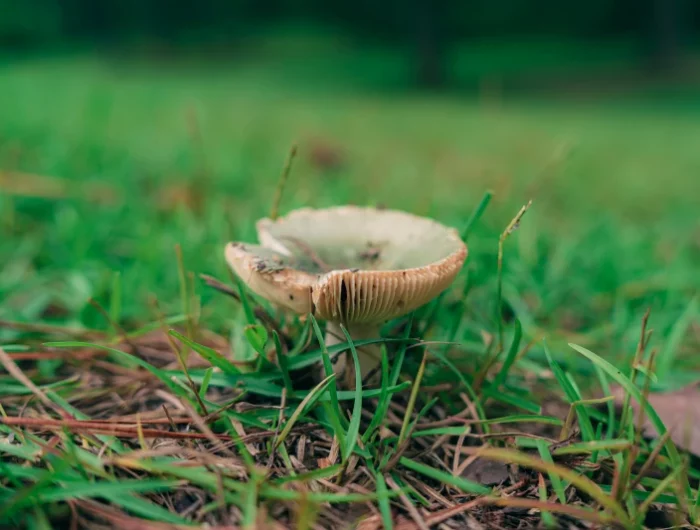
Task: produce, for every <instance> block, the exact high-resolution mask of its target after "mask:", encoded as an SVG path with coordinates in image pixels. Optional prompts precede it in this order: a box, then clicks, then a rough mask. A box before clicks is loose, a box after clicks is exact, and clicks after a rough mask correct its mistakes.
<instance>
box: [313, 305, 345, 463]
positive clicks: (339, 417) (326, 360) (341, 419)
mask: <svg viewBox="0 0 700 530" xmlns="http://www.w3.org/2000/svg"><path fill="white" fill-rule="evenodd" d="M309 320H310V321H311V325H312V326H313V330H314V333H315V334H316V340H317V341H318V343H319V345H320V346H321V353H322V356H321V359H322V361H323V369H324V371H325V377H329V376H331V375H332V374H333V373H334V372H333V366H332V365H331V358H330V355H329V354H328V348H326V341H325V339H324V337H323V334H322V333H321V328H320V327H319V325H318V321H317V320H316V318H315V317H314V316H313V315H311V314H310V315H309ZM328 395H329V396H330V400H331V410H332V412H333V415H334V416H335V421H336V422H337V423H338V424H339V425H340V426H341V427H343V428H344V429H346V430H347V428H348V421H347V419H346V418H345V416H344V415H343V414H342V412H341V411H340V405H339V404H338V387H337V380H336V381H334V382H333V384H332V385H329V386H328ZM344 454H345V453H344Z"/></svg>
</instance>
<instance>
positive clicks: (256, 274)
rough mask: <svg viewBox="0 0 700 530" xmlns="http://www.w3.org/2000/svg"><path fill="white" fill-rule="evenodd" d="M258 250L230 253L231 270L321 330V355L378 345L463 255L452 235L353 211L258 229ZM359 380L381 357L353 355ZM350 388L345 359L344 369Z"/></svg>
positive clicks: (312, 213)
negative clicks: (337, 348) (348, 345)
mask: <svg viewBox="0 0 700 530" xmlns="http://www.w3.org/2000/svg"><path fill="white" fill-rule="evenodd" d="M256 228H257V232H258V239H259V241H260V244H259V245H251V244H247V243H229V244H228V245H227V246H226V261H227V262H228V265H229V267H230V268H231V269H232V270H233V272H235V273H236V274H237V275H238V276H239V277H240V278H241V280H242V281H243V282H244V283H245V284H246V285H247V286H248V288H250V289H251V290H252V291H253V292H254V293H256V294H257V295H259V296H261V297H263V298H266V299H267V300H269V301H270V302H272V303H274V304H276V305H277V306H280V307H283V308H286V309H288V310H291V311H293V312H296V313H298V314H308V313H311V314H313V315H314V316H315V317H316V318H319V319H321V320H325V321H326V337H325V341H326V345H328V346H331V345H333V344H338V343H343V342H346V339H345V336H344V334H343V332H342V330H341V329H340V324H343V325H344V326H345V327H346V328H347V330H348V332H349V334H350V336H351V338H352V339H353V341H356V340H362V339H374V338H379V337H380V332H379V327H380V325H381V324H382V323H384V322H386V321H387V320H390V319H392V318H397V317H400V316H402V315H405V314H407V313H409V312H410V311H412V310H414V309H417V308H418V307H420V306H422V305H424V304H426V303H427V302H429V301H430V300H432V299H433V298H435V297H436V296H437V295H438V294H440V293H441V292H442V291H444V290H445V289H447V288H448V287H449V286H450V285H451V284H452V282H453V281H454V279H455V277H456V276H457V274H458V272H459V271H460V269H461V268H462V265H463V263H464V260H465V259H466V257H467V247H466V245H465V244H464V242H463V241H462V240H461V238H460V236H459V234H458V233H457V231H456V230H455V229H453V228H448V227H446V226H444V225H442V224H440V223H438V222H436V221H434V220H432V219H428V218H424V217H418V216H415V215H412V214H409V213H405V212H401V211H397V210H388V209H378V208H371V207H357V206H336V207H331V208H325V209H310V208H302V209H299V210H295V211H293V212H291V213H289V214H288V215H286V216H285V217H281V218H278V219H277V220H272V219H269V218H265V219H261V220H260V221H258V223H257V225H256ZM357 354H358V360H359V363H360V371H361V374H362V377H363V380H364V378H365V376H366V375H367V374H368V373H369V372H370V371H372V370H373V369H374V368H375V367H377V366H378V364H379V362H380V358H379V348H378V347H377V346H376V345H366V346H362V347H359V348H357ZM346 366H347V367H348V368H350V369H348V370H346V371H345V372H346V373H345V385H346V386H348V385H352V382H353V380H354V375H355V370H354V366H353V362H352V357H351V356H350V354H349V352H347V353H346V356H345V359H344V362H343V360H342V359H339V362H337V363H336V364H335V365H334V371H335V373H336V374H337V375H338V376H341V375H342V372H343V371H344V370H345V367H346Z"/></svg>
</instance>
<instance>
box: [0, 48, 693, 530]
mask: <svg viewBox="0 0 700 530" xmlns="http://www.w3.org/2000/svg"><path fill="white" fill-rule="evenodd" d="M290 53H291V52H290ZM348 53H349V52H348ZM273 55H274V54H273ZM506 55H507V54H506ZM535 55H536V54H535ZM362 57H364V56H361V57H359V58H354V56H353V57H350V59H348V61H347V64H349V65H352V67H351V68H349V71H342V70H340V69H339V68H338V67H337V66H335V65H334V63H333V61H331V60H329V59H328V58H327V57H325V58H324V57H323V56H319V58H318V59H316V60H315V61H311V62H310V63H306V62H304V63H295V62H294V61H293V60H291V59H287V60H284V58H283V59H278V60H279V61H280V63H279V64H277V63H275V64H273V65H272V66H274V67H272V66H271V65H269V64H267V65H266V64H265V60H267V59H265V57H262V58H258V59H257V60H256V61H251V62H250V63H246V62H244V63H243V64H242V65H241V64H238V63H235V64H234V63H232V64H229V63H228V62H226V61H221V60H219V61H218V62H212V63H206V64H195V63H193V64H186V65H183V64H181V63H177V64H172V63H159V64H158V66H157V67H155V66H153V64H152V63H142V62H138V61H135V60H134V59H133V58H123V57H121V58H116V57H114V56H112V57H110V58H104V57H102V58H96V57H95V56H89V55H84V54H83V55H79V56H74V55H73V56H64V55H60V56H58V57H51V58H46V57H43V58H27V59H24V60H11V61H10V60H7V61H3V63H2V64H1V65H0V116H2V120H1V121H0V190H2V194H1V195H0V234H2V237H1V238H0V256H1V257H2V263H1V264H0V344H2V348H3V349H2V350H0V357H1V358H2V364H3V365H4V367H5V369H6V373H2V374H0V404H1V405H2V411H1V412H2V416H3V420H2V422H3V423H4V425H0V433H1V436H2V439H1V440H0V451H2V453H3V458H2V460H1V462H2V463H1V464H0V496H1V498H2V503H0V504H2V506H3V508H2V509H1V511H0V521H3V522H6V523H8V524H9V525H27V526H28V527H31V528H49V527H64V526H65V525H67V524H68V523H69V522H70V523H71V524H92V525H95V524H98V522H99V524H103V525H106V526H112V527H114V526H118V527H122V528H127V527H139V528H144V526H142V525H143V524H145V523H144V522H143V521H139V519H144V520H148V521H150V523H149V524H150V525H152V527H153V528H156V527H158V528H160V527H161V526H158V525H159V524H171V525H180V524H181V525H185V524H196V523H203V522H208V523H210V524H212V525H232V526H231V527H233V525H239V524H247V525H251V527H252V526H253V525H255V524H258V525H259V526H258V527H260V528H263V527H264V526H263V523H262V521H264V520H267V521H268V523H267V524H270V525H272V526H271V527H275V526H274V525H275V524H277V525H282V526H280V527H287V526H289V525H295V526H294V527H295V528H315V527H321V528H344V527H346V526H347V525H350V524H352V523H353V522H355V521H360V520H363V521H364V522H363V523H362V525H364V526H362V527H363V528H379V527H382V525H384V526H385V527H389V526H393V527H394V528H424V527H425V526H426V525H437V524H438V523H442V524H445V525H447V527H454V528H464V527H465V525H468V526H470V527H473V528H481V527H486V528H492V527H495V528H499V527H500V528H503V527H506V528H508V527H517V526H518V525H519V526H520V527H523V526H536V525H538V524H540V523H541V522H543V523H545V524H553V522H554V521H555V519H553V518H557V519H556V520H558V521H559V523H560V524H564V523H569V524H571V525H577V526H581V527H586V526H587V525H591V524H597V523H600V521H616V522H617V523H618V524H620V525H622V526H624V527H628V528H633V527H635V525H637V524H641V522H643V521H645V520H646V524H648V525H654V524H656V525H658V526H670V525H671V524H672V523H674V522H676V523H677V524H680V522H682V521H689V520H694V522H695V523H697V522H698V521H700V509H699V507H698V505H699V504H700V495H699V494H698V491H697V480H698V478H700V468H698V467H697V465H696V466H695V467H693V462H694V461H692V460H691V461H690V462H691V463H690V465H688V466H684V465H682V464H683V463H685V462H686V456H685V454H684V453H683V450H682V447H683V443H682V442H683V437H682V436H681V437H680V438H679V437H678V436H674V437H673V438H672V439H671V440H669V438H668V437H663V438H662V443H661V444H656V445H655V444H654V443H653V442H650V441H648V440H645V439H641V438H640V437H639V436H638V432H639V431H640V430H641V429H640V428H638V427H639V425H641V423H638V422H640V421H643V420H644V418H641V417H639V416H638V415H637V414H636V413H635V414H633V413H629V412H627V413H626V412H625V410H627V408H626V406H625V405H628V404H629V403H627V401H626V400H625V397H624V396H625V395H628V394H629V395H631V396H632V399H631V401H632V403H634V402H636V401H639V400H643V396H645V395H647V393H658V392H661V391H668V390H671V391H673V390H677V389H679V388H681V387H684V386H685V385H687V384H688V383H691V382H694V381H695V380H696V379H697V378H698V374H699V373H700V365H699V364H698V357H697V349H698V346H699V345H700V320H699V318H700V317H699V314H700V313H699V312H698V306H697V302H696V301H695V299H694V297H695V296H696V295H697V292H698V289H699V288H700V274H699V272H700V270H699V269H700V267H699V266H698V263H700V226H699V225H698V222H697V210H698V206H699V205H698V200H699V199H698V197H699V195H698V191H699V188H698V183H697V172H698V170H700V146H699V145H698V138H700V120H698V117H699V116H698V113H700V106H698V105H697V102H698V101H699V100H698V99H697V96H694V93H695V92H693V91H692V90H678V89H675V88H673V87H671V88H668V89H665V91H664V90H661V93H657V92H658V88H657V87H654V90H652V91H651V92H653V93H650V91H648V90H644V88H643V87H640V88H639V90H636V91H632V92H630V91H629V90H628V91H626V92H624V94H623V95H619V94H616V93H615V91H612V93H608V92H607V91H603V93H602V94H598V93H593V92H591V93H590V94H593V95H592V96H591V97H587V98H581V97H579V95H578V94H563V95H562V94H561V92H557V93H556V96H553V95H552V93H551V92H550V91H547V90H543V91H541V92H540V93H538V94H530V95H528V96H527V97H525V96H522V97H515V96H514V97H510V96H509V95H507V94H504V93H502V92H500V91H499V90H494V89H493V86H495V85H494V84H493V73H492V72H489V71H484V72H482V74H483V78H484V79H486V80H487V81H489V82H486V83H484V87H486V88H482V90H481V92H479V93H477V94H476V95H474V94H473V93H471V92H470V93H469V94H466V93H465V94H460V93H459V91H455V92H452V93H450V94H443V95H436V94H433V95H425V94H412V93H408V92H405V91H404V92H401V91H399V90H398V88H397V87H396V86H395V84H396V83H394V82H393V81H392V82H386V83H382V82H379V81H376V82H375V81H372V80H373V79H374V77H373V76H379V74H378V72H381V68H378V67H373V66H372V65H373V64H374V63H373V62H372V61H370V60H365V59H363V58H362ZM367 57H374V58H375V59H373V60H377V61H378V59H376V57H381V55H378V54H377V53H375V54H374V55H371V56H369V55H368V56H367ZM382 60H384V61H385V62H384V63H381V64H395V68H393V67H392V68H393V69H392V68H389V69H388V70H389V73H388V74H387V76H388V78H389V79H393V77H392V76H396V78H397V79H398V78H400V76H401V75H402V72H403V70H402V66H401V63H400V61H399V62H396V63H391V62H390V61H389V62H388V63H386V61H388V59H386V58H384V59H382ZM363 61H364V62H363ZM378 64H379V63H378ZM469 64H471V63H469ZM484 64H489V65H493V64H499V63H498V61H495V60H494V61H491V62H489V61H484ZM261 65H262V66H261ZM477 66H478V65H477ZM477 66H473V68H477ZM545 66H547V67H551V65H545ZM613 66H614V64H613ZM373 68H374V69H373ZM504 68H505V67H504ZM516 70H517V69H516ZM319 71H323V72H325V75H323V76H321V75H318V72H319ZM310 72H315V77H314V76H312V75H311V73H310ZM361 72H370V73H371V75H370V74H367V75H365V76H363V75H360V73H361ZM557 73H558V75H560V76H561V75H562V74H561V72H559V71H558V70H557ZM474 76H475V78H479V72H476V73H475V74H474ZM367 79H370V81H371V82H370V81H367ZM360 81H362V82H360ZM489 87H491V88H489ZM655 91H656V92H655ZM590 94H589V95H590ZM293 144H296V145H297V146H298V155H297V157H296V159H295V160H294V162H293V166H292V171H291V174H290V177H289V181H288V183H287V186H286V188H285V190H284V193H283V195H282V201H281V205H280V208H281V210H282V212H285V211H289V210H291V209H293V208H295V207H299V206H302V205H309V206H325V205H331V204H342V203H356V204H374V205H384V206H387V207H391V208H400V209H405V210H409V211H412V212H415V213H418V214H422V215H429V216H432V217H434V218H436V219H438V220H439V221H441V222H444V223H446V224H449V225H452V226H455V227H457V228H459V229H460V230H462V231H463V233H464V235H465V237H466V241H467V244H468V246H469V257H468V260H467V265H466V266H465V270H464V272H463V274H462V275H461V276H460V277H459V278H458V280H457V281H456V282H455V285H454V288H453V289H451V290H450V291H449V292H448V293H447V294H446V296H444V297H443V298H441V299H440V300H439V302H438V303H436V304H431V305H429V306H428V307H427V308H423V309H422V310H420V311H418V312H417V313H416V314H414V315H413V316H412V320H411V319H403V318H402V319H399V320H397V321H394V322H390V323H388V324H387V326H386V327H385V330H384V336H385V337H388V338H393V339H394V340H393V341H390V342H387V343H386V346H387V357H386V359H387V365H386V372H385V373H384V374H383V375H384V377H383V381H382V383H381V384H378V385H375V387H373V388H369V389H365V390H364V393H363V394H359V393H358V392H355V391H354V390H345V389H341V390H340V391H338V392H337V393H336V392H334V391H333V389H334V388H335V382H334V381H333V380H329V381H326V382H325V383H324V384H322V385H318V386H316V383H314V382H313V381H309V380H308V378H307V377H305V374H306V372H308V370H307V368H308V367H309V366H312V365H318V364H319V363H321V362H322V360H323V355H324V354H323V346H322V344H321V342H320V341H319V340H317V334H316V333H315V332H314V328H313V326H312V322H310V321H309V320H304V319H301V320H299V319H295V318H291V317H290V316H289V315H281V314H279V312H275V311H274V310H271V309H270V308H269V307H267V306H265V304H264V303H261V301H260V300H257V299H253V298H249V297H248V296H246V297H244V301H245V302H246V304H248V307H247V309H248V310H246V307H245V305H246V304H241V303H240V296H239V293H238V290H237V289H236V287H235V284H234V283H233V282H232V280H231V278H230V276H229V275H228V272H227V270H226V266H225V263H224V260H223V248H224V245H225V243H226V242H228V241H231V240H241V241H251V242H252V241H254V239H255V234H254V223H255V221H256V220H257V219H258V218H260V217H263V216H266V215H268V214H269V213H270V210H271V208H272V205H273V198H274V196H275V193H276V189H277V186H278V181H279V176H280V173H281V170H282V166H283V164H284V161H285V158H286V157H287V153H288V152H289V149H290V147H291V146H292V145H293ZM489 193H491V195H489ZM488 197H492V198H491V200H490V201H489V202H488V204H487V205H486V208H485V209H484V210H483V212H481V214H480V215H474V214H475V212H477V211H478V210H479V209H478V205H479V204H480V201H482V202H481V204H482V205H484V204H486V200H485V199H484V198H488ZM530 200H532V205H531V207H530V208H529V210H528V211H527V212H526V213H525V214H524V216H523V218H522V219H521V221H520V223H519V224H518V227H517V229H515V230H513V231H511V232H510V233H509V235H508V236H507V237H506V238H502V239H501V242H502V250H503V260H502V267H499V261H498V259H497V256H498V249H499V235H500V234H501V233H502V232H503V231H504V230H506V227H507V226H508V223H509V221H510V220H511V219H513V218H514V216H516V214H517V213H518V211H519V210H520V208H521V207H522V206H523V205H525V204H527V203H528V201H530ZM470 221H473V222H470ZM499 271H500V272H499ZM202 275H206V276H204V277H203V276H202ZM212 277H213V278H216V279H218V281H219V282H223V283H224V284H225V285H221V284H220V283H218V282H217V281H215V280H213V279H212ZM499 293H500V295H499ZM231 295H234V296H231ZM649 309H651V313H650V317H649V324H648V326H649V328H650V329H652V328H653V333H652V334H651V336H650V338H648V340H647V338H646V337H647V334H645V333H643V332H642V327H643V321H644V315H645V313H646V312H647V310H649ZM261 317H262V318H261ZM320 326H321V327H322V326H323V323H322V322H321V323H320ZM273 329H274V330H275V332H276V333H277V334H278V337H279V339H280V341H279V348H276V341H275V339H274V336H273V334H272V331H273ZM401 337H408V340H405V341H402V340H399V339H400V338H401ZM640 337H644V340H642V341H640ZM418 339H422V340H423V341H424V342H420V341H419V340H418ZM640 342H648V344H644V347H641V348H640V347H639V343H640ZM572 345H573V346H572ZM256 349H257V350H259V351H261V352H262V353H263V354H264V355H263V356H261V355H259V354H258V352H257V350H256ZM277 351H279V352H280V353H283V352H286V354H285V355H277V353H276V352H277ZM337 351H338V350H337V349H334V350H332V351H331V352H330V354H331V355H333V354H334V352H337ZM593 352H595V353H593ZM269 359H272V362H270V361H269ZM284 359H286V362H285V361H284ZM422 359H425V363H424V364H423V363H422V362H421V361H422ZM635 359H636V360H635ZM650 359H654V366H653V368H652V369H651V370H649V368H648V364H647V363H649V362H650ZM275 360H276V361H277V362H275ZM645 366H647V368H645ZM650 371H652V372H653V373H654V374H655V375H654V376H653V377H652V378H650V379H646V378H644V373H649V372H650ZM630 378H634V379H635V381H636V382H637V384H638V386H634V385H632V384H631V383H630ZM419 388H420V392H418V389H419ZM605 395H616V396H621V397H619V399H617V400H616V401H615V404H616V407H614V406H613V402H612V401H607V400H606V399H605V397H604V396H605ZM336 396H337V398H336ZM358 397H363V398H364V399H359V398H358ZM582 399H589V400H590V399H594V400H597V401H596V402H589V403H586V404H583V405H577V406H576V407H575V414H571V415H570V414H569V410H570V407H571V405H570V404H571V403H572V402H578V401H580V400H582ZM629 410H632V409H629ZM635 410H636V409H635ZM659 415H660V416H662V418H661V419H659V418H658V417H657V416H656V415H655V414H654V411H653V410H649V409H647V411H646V416H647V420H648V421H651V423H652V424H653V425H654V426H655V427H656V428H657V432H660V433H662V434H663V433H664V432H665V430H666V427H668V428H669V429H670V428H671V427H672V426H671V425H667V426H666V427H664V425H663V411H662V410H659ZM657 420H658V421H657ZM659 421H660V422H661V423H659ZM673 440H676V441H677V442H678V443H679V445H680V446H681V449H678V448H677V447H676V445H675V444H674V443H673ZM686 447H688V445H687V444H686ZM655 448H657V449H655ZM647 461H649V462H652V461H653V462H654V464H653V465H651V466H649V465H644V464H645V462H647ZM499 462H501V463H500V464H499ZM504 462H505V463H507V464H508V465H504V464H503V463H504ZM664 477H666V478H664ZM662 501H663V503H662V504H659V503H660V502H662ZM272 521H276V523H273V522H272ZM92 527H95V526H92Z"/></svg>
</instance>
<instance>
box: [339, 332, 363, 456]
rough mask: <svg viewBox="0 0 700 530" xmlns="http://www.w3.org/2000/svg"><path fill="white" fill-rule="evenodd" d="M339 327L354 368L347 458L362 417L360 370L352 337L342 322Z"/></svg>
mask: <svg viewBox="0 0 700 530" xmlns="http://www.w3.org/2000/svg"><path fill="white" fill-rule="evenodd" d="M340 329H341V330H342V332H343V334H344V335H345V338H346V339H347V341H348V343H349V344H350V352H351V354H352V364H353V368H354V370H355V377H354V381H355V402H354V404H353V407H352V415H351V416H350V424H349V425H348V430H347V433H346V437H345V443H346V444H347V445H346V447H345V451H344V452H345V459H346V460H347V459H348V458H350V455H352V452H353V451H354V450H355V446H356V445H357V438H358V436H359V435H360V420H361V419H362V372H361V368H360V359H359V356H358V355H357V349H356V348H355V344H354V343H353V341H352V338H351V337H350V334H349V333H348V330H347V329H346V328H345V326H344V325H343V324H341V325H340ZM348 368H349V367H347V368H346V369H348Z"/></svg>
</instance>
